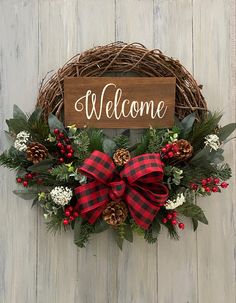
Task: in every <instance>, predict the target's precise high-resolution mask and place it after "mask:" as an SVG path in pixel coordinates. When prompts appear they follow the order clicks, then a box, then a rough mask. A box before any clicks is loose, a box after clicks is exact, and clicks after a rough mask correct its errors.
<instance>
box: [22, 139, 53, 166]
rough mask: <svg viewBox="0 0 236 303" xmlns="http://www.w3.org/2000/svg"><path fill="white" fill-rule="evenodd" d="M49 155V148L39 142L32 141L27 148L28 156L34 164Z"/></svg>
mask: <svg viewBox="0 0 236 303" xmlns="http://www.w3.org/2000/svg"><path fill="white" fill-rule="evenodd" d="M47 156H48V150H47V148H46V147H45V146H44V145H43V144H40V143H38V142H32V143H31V144H29V145H28V147H27V150H26V158H27V160H28V161H31V162H33V163H34V164H36V163H39V162H40V161H42V160H44V159H46V158H47Z"/></svg>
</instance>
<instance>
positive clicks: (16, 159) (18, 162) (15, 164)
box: [0, 147, 30, 170]
mask: <svg viewBox="0 0 236 303" xmlns="http://www.w3.org/2000/svg"><path fill="white" fill-rule="evenodd" d="M29 163H30V162H28V161H27V160H26V158H25V156H24V154H23V153H22V152H19V151H18V150H16V149H15V148H14V147H11V148H10V149H9V150H8V151H6V152H4V153H2V154H1V155H0V165H1V166H5V167H7V168H9V169H14V170H17V169H19V167H27V166H28V165H29Z"/></svg>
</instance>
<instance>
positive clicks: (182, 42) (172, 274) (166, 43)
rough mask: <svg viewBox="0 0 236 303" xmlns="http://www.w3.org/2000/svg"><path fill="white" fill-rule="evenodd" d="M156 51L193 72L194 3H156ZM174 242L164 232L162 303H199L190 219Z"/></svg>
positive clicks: (160, 272)
mask: <svg viewBox="0 0 236 303" xmlns="http://www.w3.org/2000/svg"><path fill="white" fill-rule="evenodd" d="M154 11H155V15H154V16H155V19H154V20H155V48H159V49H160V50H161V51H163V52H164V53H165V54H168V55H169V56H171V57H174V58H177V59H179V60H180V62H181V63H182V64H183V65H185V66H186V68H188V70H189V71H190V72H192V61H193V54H192V1H191V0H189V1H188V0H178V1H173V0H171V1H155V10H154ZM184 223H185V225H186V228H185V230H184V231H179V234H180V239H179V241H175V240H172V239H170V238H169V237H168V236H167V233H166V232H164V233H162V234H161V235H160V239H159V243H158V300H159V302H178V303H182V302H191V303H195V302H197V254H196V245H197V243H196V233H194V232H193V229H192V226H191V222H190V220H185V221H184Z"/></svg>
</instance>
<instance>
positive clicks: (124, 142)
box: [114, 135, 129, 148]
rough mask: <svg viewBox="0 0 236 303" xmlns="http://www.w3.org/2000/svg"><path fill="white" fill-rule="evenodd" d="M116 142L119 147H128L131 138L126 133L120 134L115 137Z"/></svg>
mask: <svg viewBox="0 0 236 303" xmlns="http://www.w3.org/2000/svg"><path fill="white" fill-rule="evenodd" d="M114 142H115V144H116V146H117V148H128V147H129V138H128V137H127V136H125V135H119V136H117V137H115V138H114Z"/></svg>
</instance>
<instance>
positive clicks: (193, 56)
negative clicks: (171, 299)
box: [191, 0, 199, 303]
mask: <svg viewBox="0 0 236 303" xmlns="http://www.w3.org/2000/svg"><path fill="white" fill-rule="evenodd" d="M191 5H192V74H193V76H195V75H194V74H195V64H194V58H195V52H194V37H195V35H194V21H195V20H194V0H191ZM195 202H196V203H197V200H196V201H195ZM195 233H196V236H195V251H196V268H197V272H196V275H197V276H196V283H197V286H196V296H197V297H196V302H197V303H199V254H198V231H197V230H196V231H195Z"/></svg>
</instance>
